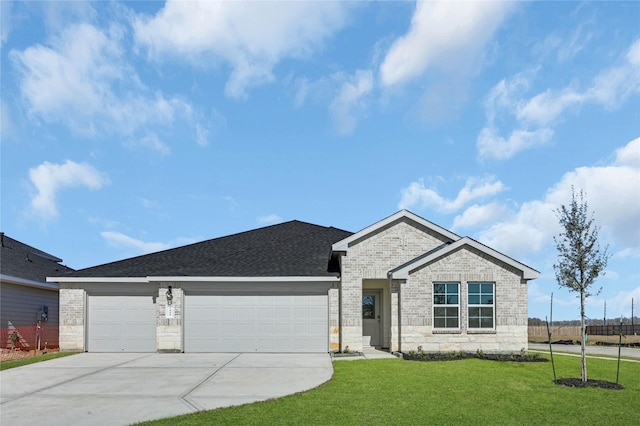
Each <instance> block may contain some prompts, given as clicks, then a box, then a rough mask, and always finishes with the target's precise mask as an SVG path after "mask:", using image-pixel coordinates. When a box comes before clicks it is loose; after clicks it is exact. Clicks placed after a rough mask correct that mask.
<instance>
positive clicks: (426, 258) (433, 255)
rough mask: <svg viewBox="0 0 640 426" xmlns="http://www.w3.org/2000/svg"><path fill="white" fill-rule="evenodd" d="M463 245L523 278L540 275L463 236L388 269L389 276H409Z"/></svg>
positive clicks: (401, 277) (522, 264) (532, 277)
mask: <svg viewBox="0 0 640 426" xmlns="http://www.w3.org/2000/svg"><path fill="white" fill-rule="evenodd" d="M464 246H469V247H473V248H474V249H476V250H478V251H480V252H482V253H484V254H486V255H488V256H490V257H492V258H494V259H496V260H499V261H501V262H503V263H505V264H507V265H509V266H511V267H513V268H515V269H517V270H519V271H521V272H522V278H523V279H525V280H533V279H536V278H538V277H539V276H540V272H538V271H536V270H535V269H533V268H530V267H529V266H527V265H525V264H524V263H520V262H518V261H517V260H515V259H512V258H511V257H509V256H507V255H505V254H502V253H500V252H498V251H496V250H494V249H492V248H491V247H488V246H485V245H484V244H482V243H480V242H478V241H476V240H474V239H472V238H469V237H464V238H460V239H459V240H458V241H455V242H452V243H450V244H443V245H441V246H440V247H437V248H435V249H433V250H431V251H429V252H427V253H425V254H423V255H421V256H418V257H417V258H415V259H413V260H411V261H409V262H407V263H405V264H404V265H400V266H398V267H397V268H395V269H392V270H391V271H389V277H390V278H396V279H406V278H408V277H409V274H410V273H411V272H412V271H414V270H416V269H419V268H420V267H422V266H424V265H426V264H428V263H430V262H432V261H433V260H435V259H437V258H440V257H443V256H447V255H448V254H449V253H451V252H453V251H455V250H457V249H459V248H461V247H464Z"/></svg>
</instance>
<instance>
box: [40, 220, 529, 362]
mask: <svg viewBox="0 0 640 426" xmlns="http://www.w3.org/2000/svg"><path fill="white" fill-rule="evenodd" d="M538 276H539V273H538V272H537V271H536V270H534V269H532V268H530V267H528V266H526V265H524V264H522V263H520V262H518V261H516V260H514V259H512V258H510V257H508V256H506V255H504V254H502V253H499V252H497V251H495V250H493V249H491V248H489V247H487V246H485V245H483V244H481V243H479V242H477V241H475V240H473V239H471V238H468V237H464V238H461V237H460V236H458V235H456V234H454V233H452V232H450V231H447V230H446V229H443V228H441V227H439V226H437V225H435V224H433V223H431V222H429V221H427V220H425V219H423V218H421V217H419V216H417V215H415V214H413V213H410V212H408V211H406V210H402V211H400V212H398V213H395V214H394V215H392V216H389V217H387V218H385V219H383V220H381V221H379V222H377V223H375V224H373V225H371V226H369V227H367V228H365V229H363V230H361V231H359V232H357V233H355V234H353V233H351V232H347V231H342V230H340V229H336V228H333V227H323V226H318V225H312V224H309V223H304V222H299V221H291V222H286V223H282V224H279V225H273V226H268V227H264V228H260V229H256V230H252V231H247V232H243V233H239V234H235V235H230V236H227V237H222V238H216V239H213V240H208V241H204V242H201V243H197V244H191V245H188V246H184V247H179V248H175V249H171V250H165V251H161V252H157V253H152V254H148V255H144V256H139V257H135V258H131V259H126V260H122V261H119V262H114V263H109V264H105V265H101V266H96V267H92V268H87V269H83V270H79V271H76V272H72V273H69V274H65V275H64V276H60V277H55V278H49V280H50V281H51V282H59V283H60V300H61V302H60V303H61V308H60V309H61V328H60V346H61V349H63V350H80V351H90V352H126V351H131V352H136V351H137V352H156V351H159V352H165V351H166V352H173V351H175V352H326V351H336V350H342V351H346V350H347V349H348V350H350V351H360V350H362V349H363V347H366V346H369V345H371V346H375V347H380V348H387V349H389V350H391V351H405V352H406V351H408V350H412V349H416V348H417V347H418V346H422V348H423V350H425V351H452V350H467V351H476V350H478V349H480V350H482V351H485V352H505V351H519V350H520V349H522V348H525V349H526V348H527V282H528V280H531V279H535V278H537V277H538Z"/></svg>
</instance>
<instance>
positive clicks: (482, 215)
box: [452, 202, 506, 230]
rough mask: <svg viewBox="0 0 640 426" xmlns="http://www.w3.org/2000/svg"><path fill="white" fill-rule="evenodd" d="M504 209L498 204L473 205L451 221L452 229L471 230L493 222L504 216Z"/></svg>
mask: <svg viewBox="0 0 640 426" xmlns="http://www.w3.org/2000/svg"><path fill="white" fill-rule="evenodd" d="M505 211H506V208H505V206H503V205H502V204H500V203H496V202H493V203H489V204H485V205H482V206H481V205H478V204H474V205H472V206H470V207H468V208H467V209H466V210H465V211H464V212H463V213H462V214H461V215H458V216H456V217H455V218H454V219H453V226H452V229H454V230H456V229H459V228H471V227H474V226H479V225H484V224H486V223H489V222H494V221H495V220H497V219H498V218H499V217H501V216H502V215H504V214H505Z"/></svg>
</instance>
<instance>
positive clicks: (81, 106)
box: [10, 23, 198, 153]
mask: <svg viewBox="0 0 640 426" xmlns="http://www.w3.org/2000/svg"><path fill="white" fill-rule="evenodd" d="M122 44H123V29H122V28H120V27H118V26H115V25H114V26H112V27H110V28H109V29H108V30H106V31H102V30H100V29H98V28H96V27H94V26H92V25H89V24H86V23H83V24H78V25H70V26H67V27H65V28H64V29H63V30H62V31H61V32H60V34H59V35H58V36H57V37H52V38H51V39H50V44H49V45H47V46H45V45H41V44H38V45H34V46H31V47H28V48H26V49H25V50H23V51H17V50H12V51H11V52H10V57H11V59H12V61H13V64H14V65H15V67H16V68H17V69H18V72H19V75H20V90H21V93H22V96H23V97H24V99H25V101H26V104H27V106H28V111H29V114H30V115H31V116H32V117H38V118H41V119H42V120H44V121H45V122H60V123H63V124H64V125H66V126H68V127H69V128H71V129H72V130H73V131H75V132H78V133H81V134H84V135H89V136H98V135H100V134H120V135H128V136H134V137H135V136H136V133H137V132H139V131H140V130H141V129H142V128H143V127H145V126H147V125H150V124H153V125H155V126H162V127H170V126H172V125H173V124H174V123H175V121H176V119H178V118H180V119H182V120H184V121H185V122H186V123H187V124H189V125H191V126H193V127H195V126H196V124H198V123H197V120H196V118H195V117H194V112H193V109H192V107H191V105H189V104H188V103H187V102H185V101H183V100H182V99H180V98H176V97H167V96H165V95H164V94H163V93H160V92H157V93H151V91H150V90H149V89H147V88H146V87H144V85H143V84H142V83H141V82H140V79H139V77H138V75H137V74H136V72H135V70H134V69H133V67H132V66H131V65H130V64H129V63H127V61H126V59H125V51H124V49H123V47H122ZM149 146H150V147H151V148H152V149H156V150H158V149H160V151H164V153H166V149H165V148H166V146H165V147H164V148H163V147H162V146H160V145H158V144H153V143H152V144H149Z"/></svg>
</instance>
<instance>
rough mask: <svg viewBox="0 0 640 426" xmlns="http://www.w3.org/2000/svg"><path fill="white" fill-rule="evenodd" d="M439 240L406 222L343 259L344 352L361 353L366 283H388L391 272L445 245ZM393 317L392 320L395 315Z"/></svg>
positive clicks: (387, 229)
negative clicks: (363, 292)
mask: <svg viewBox="0 0 640 426" xmlns="http://www.w3.org/2000/svg"><path fill="white" fill-rule="evenodd" d="M440 238H441V237H440V236H438V235H436V234H435V233H433V232H431V231H430V230H429V229H427V228H425V227H423V226H421V225H418V224H417V223H415V222H413V221H410V220H409V219H406V218H403V219H401V220H399V221H396V222H393V223H391V224H389V225H387V226H385V227H383V228H381V229H379V230H378V231H377V232H376V233H375V234H373V235H370V236H368V238H367V239H364V240H361V241H356V242H354V243H353V244H352V246H351V247H349V249H348V251H347V255H346V256H344V257H343V258H342V276H341V281H342V291H341V299H340V303H341V307H340V308H341V314H342V327H341V331H342V348H341V349H342V350H344V348H345V347H346V346H348V347H349V350H351V351H361V350H362V282H363V280H365V279H382V280H386V279H387V272H388V271H389V270H391V269H393V268H395V267H397V266H399V265H401V264H403V263H405V262H407V261H409V260H411V259H414V258H415V257H417V256H419V255H421V254H423V253H425V252H427V251H429V250H432V249H433V248H435V247H437V246H440V245H441V244H443V242H444V241H443V240H441V239H440ZM391 297H392V298H393V297H394V296H391ZM392 309H393V307H392ZM391 314H392V316H393V312H392V313H391ZM392 327H393V325H392ZM396 332H397V331H396ZM391 335H393V331H392V332H391ZM392 341H393V339H392Z"/></svg>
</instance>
